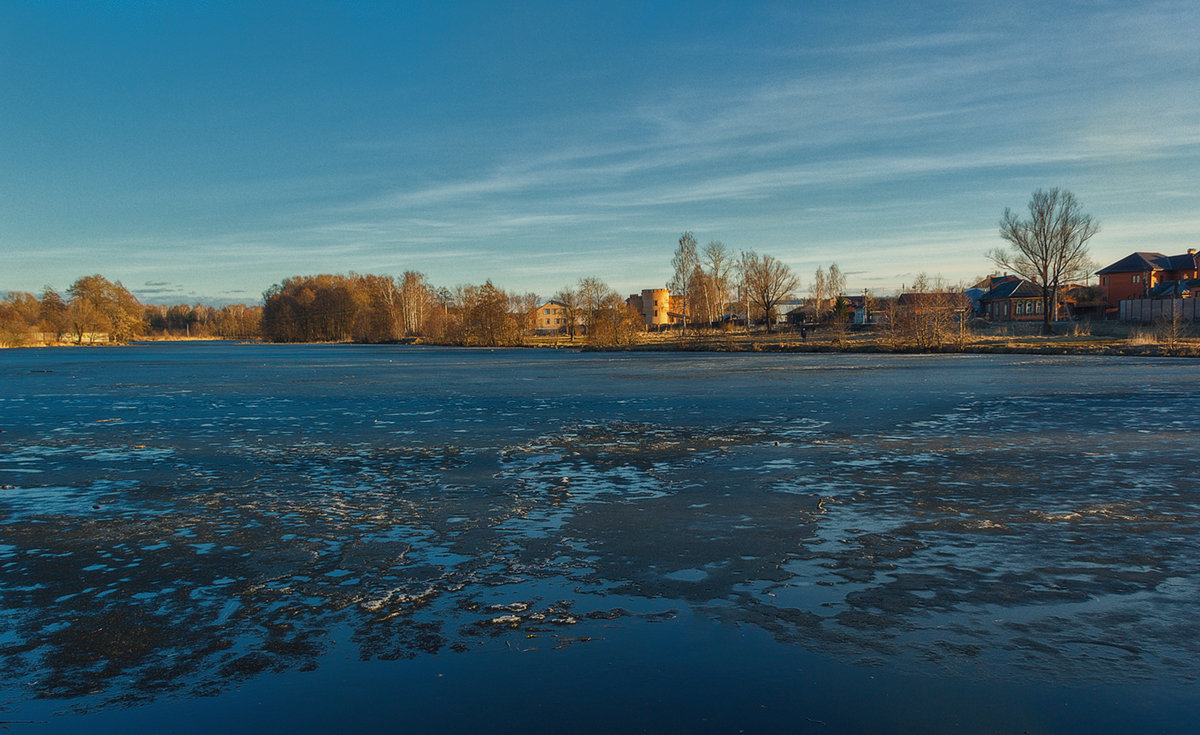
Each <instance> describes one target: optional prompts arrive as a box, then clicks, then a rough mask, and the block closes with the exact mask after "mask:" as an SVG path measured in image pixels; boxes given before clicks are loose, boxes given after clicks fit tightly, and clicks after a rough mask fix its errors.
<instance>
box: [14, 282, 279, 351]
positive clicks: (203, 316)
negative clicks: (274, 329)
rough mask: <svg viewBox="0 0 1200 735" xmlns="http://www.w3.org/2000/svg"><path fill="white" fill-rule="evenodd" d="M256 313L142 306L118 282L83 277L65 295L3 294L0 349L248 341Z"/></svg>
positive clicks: (237, 308) (240, 307) (254, 309)
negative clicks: (164, 340)
mask: <svg viewBox="0 0 1200 735" xmlns="http://www.w3.org/2000/svg"><path fill="white" fill-rule="evenodd" d="M261 313H262V307H259V306H247V305H244V304H234V305H229V306H222V307H219V308H217V307H212V306H206V305H204V304H195V305H193V306H188V305H186V304H182V305H174V306H154V305H144V304H142V303H141V302H140V301H138V299H137V297H136V296H134V295H133V294H132V293H130V291H129V289H127V288H125V286H124V285H123V284H122V283H121V282H120V281H116V282H113V281H110V280H108V279H107V278H105V277H104V276H102V275H99V274H95V275H90V276H84V277H82V278H79V279H78V280H76V281H75V282H74V283H73V284H71V287H70V288H68V289H67V291H66V293H65V295H64V294H60V293H59V292H58V291H56V290H55V289H54V288H52V287H50V286H46V287H45V288H44V289H43V290H42V293H41V294H40V295H35V294H32V293H28V292H24V291H14V292H10V293H8V294H7V295H6V296H5V297H4V299H2V300H0V346H4V347H19V346H22V345H30V344H80V345H81V344H98V343H106V342H116V343H124V342H128V341H130V340H132V339H136V338H138V337H144V336H160V337H163V336H179V337H184V336H190V337H214V338H224V339H254V338H257V337H258V336H259V333H260V325H259V322H260V317H261Z"/></svg>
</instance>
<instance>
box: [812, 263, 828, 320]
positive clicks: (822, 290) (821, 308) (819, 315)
mask: <svg viewBox="0 0 1200 735" xmlns="http://www.w3.org/2000/svg"><path fill="white" fill-rule="evenodd" d="M808 296H809V299H810V300H811V302H812V309H813V316H814V317H815V318H816V320H817V321H821V320H822V319H823V318H824V317H825V309H826V305H827V304H828V303H829V300H830V297H829V282H828V280H827V279H826V278H825V268H824V267H823V266H818V267H817V270H816V272H814V273H813V279H812V282H811V283H809V284H808Z"/></svg>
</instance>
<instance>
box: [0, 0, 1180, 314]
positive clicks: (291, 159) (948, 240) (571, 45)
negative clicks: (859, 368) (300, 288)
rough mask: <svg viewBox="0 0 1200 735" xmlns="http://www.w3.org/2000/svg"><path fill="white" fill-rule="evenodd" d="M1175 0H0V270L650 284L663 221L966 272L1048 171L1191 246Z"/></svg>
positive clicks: (859, 267) (148, 278)
mask: <svg viewBox="0 0 1200 735" xmlns="http://www.w3.org/2000/svg"><path fill="white" fill-rule="evenodd" d="M1197 39H1200V3H1196V2H1195V0H1182V1H1180V2H1175V1H1174V0H1167V1H1165V2H1137V3H1130V2H1126V1H1120V2H1055V1H1053V0H1039V1H1038V2H1024V0H1017V1H1015V2H1004V3H973V2H961V0H959V1H955V2H944V3H939V2H901V1H897V0H887V1H884V2H859V1H855V0H842V1H840V2H727V3H724V2H702V1H699V0H695V1H691V2H671V1H669V0H659V1H658V2H622V1H620V0H606V1H605V2H592V3H580V2H570V1H564V0H549V1H546V2H542V1H540V0H528V1H526V2H512V3H501V2H452V1H451V0H442V1H440V2H369V3H357V4H356V3H349V2H337V3H334V2H329V3H324V2H304V1H303V0H290V1H288V2H256V1H254V0H237V1H231V2H224V1H222V0H208V1H201V0H196V1H194V2H166V1H153V0H127V1H126V2H118V1H117V0H110V1H108V2H99V1H97V0H77V1H73V2H56V1H55V0H5V2H2V3H0V291H3V290H17V291H31V292H35V293H36V292H40V291H41V289H42V288H43V286H45V285H51V286H53V287H55V288H57V289H59V290H63V289H65V288H66V287H68V286H69V285H70V284H71V283H72V282H73V281H74V280H75V279H76V278H78V277H80V276H84V275H88V274H91V273H101V274H103V275H105V276H106V277H108V278H109V279H111V280H120V281H121V282H122V283H123V284H124V285H125V286H127V287H128V288H129V289H130V290H131V291H133V292H134V293H135V294H136V295H137V296H138V297H139V298H140V299H142V300H143V301H144V302H147V303H183V302H187V303H193V302H195V301H203V302H206V303H213V304H219V303H229V302H248V303H249V302H255V301H257V300H259V299H260V298H261V295H262V292H263V291H265V290H266V289H267V288H269V287H270V286H271V285H273V284H275V283H279V282H280V281H282V280H283V279H285V278H287V277H289V276H294V275H304V274H316V273H347V272H350V271H355V272H359V273H381V274H389V275H400V274H401V273H403V272H404V271H406V270H417V271H421V272H423V273H425V274H426V275H427V276H428V278H429V280H430V281H431V282H433V283H434V284H436V285H439V286H442V285H444V286H454V285H456V284H465V283H475V284H479V283H482V282H483V281H485V280H487V279H490V280H492V281H493V282H494V283H495V284H496V285H498V286H500V287H502V288H505V289H508V290H512V291H519V292H534V293H537V294H540V295H542V296H549V295H551V294H552V293H553V292H554V291H557V290H558V289H560V288H562V287H564V286H567V285H570V284H572V283H574V282H576V281H577V280H578V279H580V278H582V277H587V276H596V277H599V278H601V279H603V280H605V281H606V282H608V283H609V284H610V285H612V286H613V287H614V288H616V289H617V290H618V291H620V292H622V293H634V292H636V291H640V290H641V289H643V288H657V287H661V286H662V285H664V284H665V283H666V282H667V281H668V280H669V279H670V277H671V263H670V261H671V256H672V254H673V251H674V249H675V247H676V245H677V242H678V240H679V236H680V234H681V233H682V232H684V231H685V230H687V231H692V232H693V233H694V234H695V237H696V240H697V241H698V242H699V243H700V244H701V245H704V244H706V243H708V242H709V241H711V240H719V241H721V242H723V243H724V244H725V245H726V246H727V248H729V249H730V250H731V251H733V252H735V253H736V252H738V251H741V250H755V251H757V252H759V253H763V254H769V255H773V256H775V257H776V258H778V259H780V260H782V261H783V262H784V263H786V264H787V265H789V266H790V267H791V268H792V269H793V270H794V271H795V272H796V273H797V274H798V275H799V276H800V279H801V290H802V291H803V290H804V289H807V287H808V284H809V283H810V282H811V280H812V274H813V271H814V270H815V269H816V268H818V267H827V266H828V265H829V264H831V263H837V265H838V267H839V268H840V269H841V270H842V271H843V272H844V273H845V274H846V275H847V279H846V280H847V286H848V290H849V291H850V292H851V293H857V292H861V290H862V289H870V290H872V292H875V293H886V292H889V291H895V290H896V289H898V288H900V286H901V285H902V284H904V283H911V282H912V280H913V278H914V277H915V275H916V274H917V273H918V272H922V271H924V272H927V273H928V274H930V275H931V276H937V275H940V276H941V277H942V278H943V279H945V280H946V281H948V282H952V283H953V282H959V281H969V280H970V279H972V278H974V277H976V276H981V275H985V274H987V273H989V272H991V271H992V270H993V268H992V266H991V264H990V263H989V262H988V260H987V259H986V257H985V255H986V253H987V251H988V250H990V249H992V248H995V247H998V246H1000V245H1002V244H1003V242H1002V241H1001V240H1000V238H999V235H998V223H999V220H1000V217H1001V215H1002V214H1003V212H1004V209H1005V208H1006V207H1011V208H1013V209H1014V210H1022V209H1024V208H1025V207H1026V205H1027V202H1028V200H1029V196H1030V194H1031V193H1032V192H1033V191H1034V190H1035V189H1038V188H1051V187H1062V188H1065V189H1069V190H1070V191H1072V192H1074V193H1075V195H1076V197H1077V198H1078V199H1079V200H1080V202H1081V203H1082V205H1083V208H1084V210H1085V211H1086V212H1088V213H1089V214H1091V215H1093V216H1094V217H1096V218H1097V219H1098V220H1099V221H1100V223H1101V231H1100V233H1099V234H1098V235H1097V236H1096V237H1095V238H1094V239H1093V241H1092V248H1091V249H1092V257H1093V259H1094V260H1096V262H1097V263H1098V264H1099V265H1106V264H1108V263H1111V262H1113V261H1115V260H1117V259H1119V258H1121V257H1123V256H1125V255H1127V254H1128V253H1130V252H1133V251H1137V250H1150V251H1159V252H1164V253H1167V254H1177V253H1182V252H1184V251H1185V250H1186V249H1187V248H1189V247H1197V246H1200V185H1198V184H1200V42H1198V41H1197Z"/></svg>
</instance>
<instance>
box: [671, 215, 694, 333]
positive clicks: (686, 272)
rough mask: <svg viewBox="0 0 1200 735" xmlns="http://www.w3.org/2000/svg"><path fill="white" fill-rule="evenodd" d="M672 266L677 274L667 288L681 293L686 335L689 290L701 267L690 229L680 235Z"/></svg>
mask: <svg viewBox="0 0 1200 735" xmlns="http://www.w3.org/2000/svg"><path fill="white" fill-rule="evenodd" d="M671 267H672V268H674V269H675V276H674V278H672V279H671V282H670V283H668V284H667V288H669V289H670V290H671V294H672V295H675V294H679V295H680V297H681V299H682V306H683V336H685V337H686V336H687V323H688V316H689V313H688V296H689V294H688V292H689V291H691V290H692V283H693V281H694V279H695V277H696V271H697V270H698V269H699V268H700V256H699V255H698V254H697V253H696V238H695V236H693V235H692V233H691V232H690V231H689V232H685V233H683V234H682V235H680V236H679V247H678V248H676V249H675V257H673V258H671Z"/></svg>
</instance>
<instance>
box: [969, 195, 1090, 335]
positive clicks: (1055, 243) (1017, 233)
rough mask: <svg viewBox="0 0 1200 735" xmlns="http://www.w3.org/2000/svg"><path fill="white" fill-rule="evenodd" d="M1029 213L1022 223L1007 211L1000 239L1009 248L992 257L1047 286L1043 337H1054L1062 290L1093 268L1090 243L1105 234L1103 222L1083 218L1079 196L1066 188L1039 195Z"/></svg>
mask: <svg viewBox="0 0 1200 735" xmlns="http://www.w3.org/2000/svg"><path fill="white" fill-rule="evenodd" d="M1029 215H1030V217H1029V219H1024V220H1023V219H1021V218H1019V217H1018V216H1017V214H1016V213H1015V212H1013V211H1012V210H1011V209H1005V210H1004V217H1003V218H1001V220H1000V237H1002V238H1003V239H1004V240H1006V241H1008V246H1007V247H1000V248H995V249H994V250H991V251H989V252H988V254H987V257H988V259H989V260H991V261H992V262H993V263H995V264H996V265H998V266H1000V267H1001V268H1004V269H1007V270H1011V271H1013V272H1014V273H1016V274H1017V275H1019V276H1021V277H1022V278H1024V279H1026V280H1029V281H1033V282H1034V283H1036V284H1038V285H1040V286H1041V287H1042V319H1043V322H1042V333H1043V334H1053V333H1054V329H1053V326H1052V324H1051V322H1052V321H1053V319H1054V317H1055V311H1056V307H1057V305H1058V294H1059V290H1060V289H1061V288H1062V287H1063V286H1065V285H1067V284H1068V283H1069V282H1070V281H1071V279H1073V278H1077V277H1080V276H1083V275H1086V274H1087V273H1089V272H1090V271H1091V270H1092V268H1093V264H1092V261H1091V258H1089V257H1088V248H1087V244H1088V240H1090V239H1092V236H1094V235H1095V234H1096V233H1097V232H1099V231H1100V223H1099V222H1097V221H1096V220H1094V219H1092V216H1091V215H1090V214H1084V212H1083V209H1082V206H1081V205H1080V204H1079V201H1078V200H1076V199H1075V195H1074V194H1072V193H1071V192H1069V191H1066V190H1064V189H1050V190H1049V191H1045V190H1042V189H1038V190H1036V191H1034V192H1033V196H1031V197H1030V199H1029Z"/></svg>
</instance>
